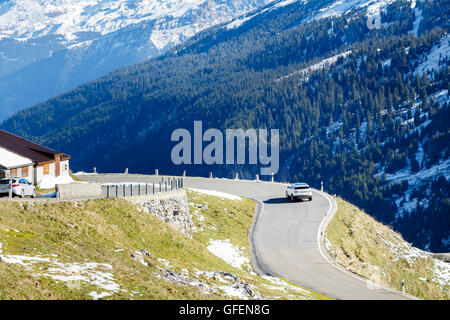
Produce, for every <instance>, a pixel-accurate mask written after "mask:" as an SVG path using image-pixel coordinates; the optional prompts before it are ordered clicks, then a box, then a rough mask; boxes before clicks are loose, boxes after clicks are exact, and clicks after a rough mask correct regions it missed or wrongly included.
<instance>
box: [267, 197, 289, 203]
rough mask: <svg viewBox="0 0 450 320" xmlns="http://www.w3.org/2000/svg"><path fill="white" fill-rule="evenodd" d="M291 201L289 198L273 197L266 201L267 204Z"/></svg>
mask: <svg viewBox="0 0 450 320" xmlns="http://www.w3.org/2000/svg"><path fill="white" fill-rule="evenodd" d="M288 202H290V201H289V200H288V199H287V198H272V199H269V200H266V201H264V203H265V204H277V203H288Z"/></svg>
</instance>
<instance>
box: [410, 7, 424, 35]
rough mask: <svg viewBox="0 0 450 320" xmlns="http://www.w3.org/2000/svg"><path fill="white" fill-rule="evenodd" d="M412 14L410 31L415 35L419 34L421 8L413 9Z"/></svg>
mask: <svg viewBox="0 0 450 320" xmlns="http://www.w3.org/2000/svg"><path fill="white" fill-rule="evenodd" d="M414 15H415V19H414V22H413V29H412V30H411V31H410V33H412V34H414V35H416V37H417V36H418V35H419V26H420V22H422V19H423V17H422V10H420V9H419V8H415V9H414Z"/></svg>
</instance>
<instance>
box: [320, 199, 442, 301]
mask: <svg viewBox="0 0 450 320" xmlns="http://www.w3.org/2000/svg"><path fill="white" fill-rule="evenodd" d="M326 238H327V241H326V247H327V249H328V251H329V253H330V255H331V256H332V257H335V256H336V255H337V259H338V263H339V264H341V265H342V266H344V267H345V268H347V269H348V270H349V271H352V272H354V273H356V274H358V275H360V276H362V277H364V278H367V279H370V281H371V282H374V283H378V284H381V285H383V286H386V287H390V288H394V289H397V290H401V289H402V280H404V281H405V287H406V293H409V294H411V295H414V296H417V297H419V298H422V299H449V298H450V293H449V289H450V264H446V263H444V262H441V261H439V260H436V259H433V258H432V257H431V256H430V255H429V254H427V253H426V252H424V251H422V250H419V249H417V248H414V247H412V246H411V245H410V244H409V243H408V242H406V241H405V240H404V239H403V238H402V237H401V235H400V234H398V233H397V232H395V231H393V230H392V229H391V228H390V227H388V226H386V225H383V224H381V223H379V222H377V221H376V220H374V219H373V218H372V217H370V216H369V215H367V214H366V213H364V212H363V211H361V210H360V209H358V208H357V207H355V206H353V205H351V204H350V203H348V202H346V201H343V200H341V199H338V211H337V212H336V215H335V216H334V218H333V219H332V221H331V222H330V224H329V225H328V227H327V230H326Z"/></svg>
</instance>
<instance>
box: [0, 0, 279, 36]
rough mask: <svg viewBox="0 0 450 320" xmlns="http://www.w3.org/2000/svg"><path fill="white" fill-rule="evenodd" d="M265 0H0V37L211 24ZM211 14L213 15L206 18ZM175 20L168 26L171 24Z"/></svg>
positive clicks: (229, 17) (74, 33)
mask: <svg viewBox="0 0 450 320" xmlns="http://www.w3.org/2000/svg"><path fill="white" fill-rule="evenodd" d="M268 2H270V1H269V0H251V1H239V0H228V1H219V0H181V1H180V0H79V1H78V0H10V1H5V2H2V3H1V4H0V39H4V38H14V39H16V40H22V41H23V40H28V39H30V38H36V37H42V36H47V35H58V36H62V37H63V38H64V39H66V40H67V41H68V42H73V41H75V40H77V34H79V33H82V32H95V33H99V34H100V35H105V34H108V33H111V32H115V31H117V30H119V29H122V28H125V27H127V26H129V25H132V24H139V23H142V22H145V21H149V22H150V21H155V20H158V19H163V20H167V19H170V20H173V19H180V18H182V17H184V18H187V21H186V22H187V23H189V21H192V19H191V20H190V19H189V17H191V18H195V17H197V18H199V19H198V21H193V22H194V24H197V25H198V29H202V26H205V25H206V26H211V25H214V24H216V23H220V22H224V21H227V20H230V19H232V18H233V17H235V16H238V15H240V14H243V13H245V12H247V11H249V10H253V9H255V8H257V7H258V6H260V5H263V4H266V3H268ZM212 15H216V17H215V19H211V18H212ZM177 24H178V22H175V23H174V25H177Z"/></svg>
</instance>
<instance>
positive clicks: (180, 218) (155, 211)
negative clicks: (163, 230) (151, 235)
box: [124, 190, 193, 237]
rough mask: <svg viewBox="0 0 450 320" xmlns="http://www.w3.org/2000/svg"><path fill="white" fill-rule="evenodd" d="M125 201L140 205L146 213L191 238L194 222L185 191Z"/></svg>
mask: <svg viewBox="0 0 450 320" xmlns="http://www.w3.org/2000/svg"><path fill="white" fill-rule="evenodd" d="M124 199H126V200H128V201H130V202H132V203H135V204H137V205H139V206H140V207H142V209H143V210H144V212H147V213H150V214H152V215H154V216H155V217H157V218H159V219H161V220H162V221H164V222H166V223H168V224H169V225H171V226H172V227H174V228H176V229H178V230H179V231H181V232H182V233H184V234H185V235H187V236H188V237H191V231H192V226H193V221H192V215H191V213H190V212H189V203H188V197H187V195H186V192H185V191H184V190H178V191H171V192H165V193H160V194H155V195H148V196H132V197H126V198H124Z"/></svg>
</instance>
